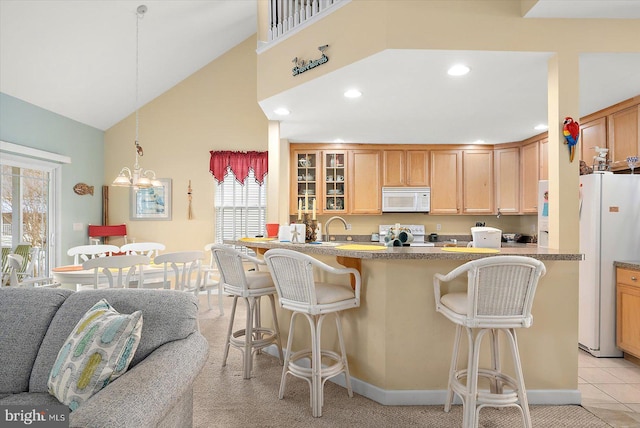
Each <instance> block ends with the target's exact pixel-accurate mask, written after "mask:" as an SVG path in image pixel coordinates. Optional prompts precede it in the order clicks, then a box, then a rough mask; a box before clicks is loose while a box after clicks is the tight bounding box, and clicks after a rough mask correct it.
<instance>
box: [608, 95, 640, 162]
mask: <svg viewBox="0 0 640 428" xmlns="http://www.w3.org/2000/svg"><path fill="white" fill-rule="evenodd" d="M607 119H608V131H609V159H611V161H612V162H611V169H613V170H621V169H628V168H629V166H628V165H627V157H629V156H638V154H639V152H640V143H639V142H638V140H639V137H638V131H639V130H640V124H639V121H640V105H636V106H633V107H630V108H627V109H624V110H621V111H619V112H616V113H613V114H611V115H609V116H608V118H607Z"/></svg>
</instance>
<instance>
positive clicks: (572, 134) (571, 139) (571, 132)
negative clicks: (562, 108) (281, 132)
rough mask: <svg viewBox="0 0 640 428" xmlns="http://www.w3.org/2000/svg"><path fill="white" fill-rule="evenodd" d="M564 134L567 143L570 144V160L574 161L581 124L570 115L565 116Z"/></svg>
mask: <svg viewBox="0 0 640 428" xmlns="http://www.w3.org/2000/svg"><path fill="white" fill-rule="evenodd" d="M562 134H563V135H564V139H565V140H566V141H565V144H568V145H569V162H573V157H574V156H575V154H576V145H577V144H578V138H580V124H579V123H578V122H576V121H575V120H573V119H572V118H570V117H565V118H564V126H563V128H562Z"/></svg>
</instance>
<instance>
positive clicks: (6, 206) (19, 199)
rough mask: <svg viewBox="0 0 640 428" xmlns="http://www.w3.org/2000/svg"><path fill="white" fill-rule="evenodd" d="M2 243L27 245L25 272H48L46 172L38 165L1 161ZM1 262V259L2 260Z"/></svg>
mask: <svg viewBox="0 0 640 428" xmlns="http://www.w3.org/2000/svg"><path fill="white" fill-rule="evenodd" d="M1 167H2V169H1V171H2V177H1V181H0V182H1V184H0V185H1V195H2V196H1V198H2V199H1V202H2V220H1V221H0V225H1V227H2V247H3V248H10V249H11V251H14V250H16V248H17V247H18V245H20V246H21V249H23V251H24V248H25V245H27V246H29V252H28V257H29V263H28V265H29V268H30V269H31V271H30V272H28V273H29V274H31V275H33V276H43V275H48V272H49V255H48V254H47V252H48V251H47V248H48V242H47V241H48V236H50V234H49V218H50V217H49V205H50V204H49V201H50V196H51V194H50V187H51V186H50V185H51V180H50V173H49V172H48V171H45V170H40V169H30V168H22V167H17V166H11V165H6V164H5V165H2V166H1ZM3 263H4V260H3Z"/></svg>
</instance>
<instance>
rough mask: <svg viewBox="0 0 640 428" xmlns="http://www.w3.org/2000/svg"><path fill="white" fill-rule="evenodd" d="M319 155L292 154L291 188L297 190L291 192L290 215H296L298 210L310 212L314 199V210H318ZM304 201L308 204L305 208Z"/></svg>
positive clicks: (316, 152) (309, 153) (308, 153)
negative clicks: (292, 184) (293, 184)
mask: <svg viewBox="0 0 640 428" xmlns="http://www.w3.org/2000/svg"><path fill="white" fill-rule="evenodd" d="M320 160H321V157H320V153H319V152H318V151H313V150H311V151H300V150H296V151H294V152H293V157H292V165H291V166H292V168H291V171H293V173H294V177H292V178H291V180H292V182H294V183H296V184H295V186H292V188H294V189H297V190H296V191H295V192H292V195H291V201H290V207H289V209H290V213H291V215H296V216H297V215H298V209H300V208H301V209H302V210H304V209H305V208H308V209H309V212H311V208H312V207H311V205H312V203H313V200H314V199H316V210H318V209H319V208H320V203H319V202H318V201H319V199H318V198H319V197H321V194H320V191H321V188H320V185H319V183H320V180H321V172H322V171H321V167H320ZM305 201H307V202H308V204H309V207H305Z"/></svg>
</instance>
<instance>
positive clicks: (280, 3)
mask: <svg viewBox="0 0 640 428" xmlns="http://www.w3.org/2000/svg"><path fill="white" fill-rule="evenodd" d="M283 33H284V31H283V28H282V0H278V37H280V36H282V34H283Z"/></svg>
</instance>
